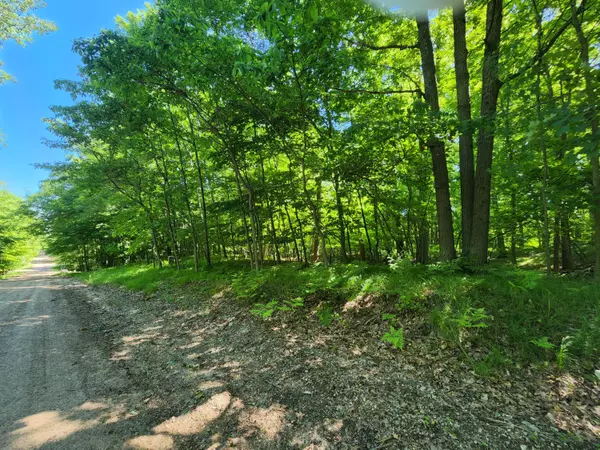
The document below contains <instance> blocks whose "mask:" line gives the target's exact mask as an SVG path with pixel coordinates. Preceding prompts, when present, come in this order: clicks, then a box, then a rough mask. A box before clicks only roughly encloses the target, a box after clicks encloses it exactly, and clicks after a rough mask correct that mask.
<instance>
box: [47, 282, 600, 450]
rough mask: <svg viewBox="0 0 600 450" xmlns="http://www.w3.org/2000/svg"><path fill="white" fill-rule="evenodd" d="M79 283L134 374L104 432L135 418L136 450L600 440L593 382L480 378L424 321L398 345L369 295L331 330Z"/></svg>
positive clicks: (237, 307)
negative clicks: (387, 336) (393, 345)
mask: <svg viewBox="0 0 600 450" xmlns="http://www.w3.org/2000/svg"><path fill="white" fill-rule="evenodd" d="M71 291H72V295H73V297H72V299H71V302H73V303H74V304H77V303H79V304H85V305H86V308H87V309H88V313H87V314H86V316H85V317H86V319H85V320H86V321H87V324H86V325H85V329H86V333H87V334H88V337H89V338H91V339H95V340H97V341H98V342H104V343H105V346H104V352H105V358H106V360H107V364H110V365H111V366H114V368H115V370H116V371H117V372H118V373H123V374H126V383H125V385H126V387H125V388H117V389H116V390H115V391H114V392H111V393H109V394H110V395H109V397H110V398H109V399H108V400H107V399H106V398H103V399H101V400H98V402H102V403H104V404H110V405H118V408H120V409H119V411H121V413H120V415H119V414H117V415H116V417H115V415H114V414H113V418H112V422H111V421H110V420H108V421H105V422H106V423H101V424H98V425H96V428H98V427H100V428H102V427H108V428H109V429H108V431H107V432H109V433H112V432H113V431H115V430H119V429H122V428H124V427H125V428H127V427H128V426H129V424H130V423H132V424H133V425H134V426H133V428H132V429H133V430H135V432H132V433H129V437H128V439H126V441H125V445H126V446H127V447H129V448H139V449H169V448H184V449H195V448H198V449H205V448H210V449H220V448H242V449H244V448H247V449H274V448H298V449H329V448H336V449H337V448H340V449H384V448H407V449H408V448H409V449H450V448H495V449H503V448H506V449H514V448H516V449H547V448H596V446H595V436H596V435H595V433H597V432H598V430H597V428H595V427H594V425H593V420H591V419H590V418H589V414H587V413H586V414H583V413H581V411H582V405H583V407H584V408H583V409H584V410H586V408H587V410H590V409H591V410H592V411H596V413H597V408H596V407H597V398H598V396H597V394H598V392H597V391H594V392H590V391H589V390H590V389H593V388H590V387H589V385H585V384H582V383H581V382H580V381H579V380H577V379H575V378H571V377H569V376H566V375H565V376H556V378H553V379H548V378H546V377H544V376H540V375H539V374H535V373H528V372H527V371H526V370H523V371H522V373H518V374H516V373H507V374H506V376H505V377H503V379H502V380H497V381H492V380H489V379H482V378H479V377H476V376H475V375H474V374H473V373H472V369H471V367H470V366H468V365H467V364H465V363H461V362H460V361H461V358H459V357H458V355H457V352H456V350H452V349H448V348H439V346H438V344H439V341H436V340H433V339H430V338H429V337H428V334H429V333H428V332H427V330H425V329H424V330H423V336H422V339H416V338H415V337H414V335H415V334H416V332H413V339H412V340H411V342H410V343H408V345H407V347H406V348H405V351H403V352H398V351H395V350H392V349H390V348H389V347H388V346H386V345H385V344H383V343H382V342H381V341H380V337H381V333H382V330H381V324H380V323H378V324H376V323H375V322H378V321H374V320H371V319H369V317H377V316H378V317H381V316H380V314H379V315H377V312H373V311H370V312H369V313H368V314H363V313H362V311H363V310H364V309H367V308H369V307H372V306H371V305H370V302H369V299H368V298H366V299H362V301H359V302H358V304H355V305H353V307H354V308H355V310H354V312H353V313H351V314H349V315H348V316H347V319H346V320H345V321H339V322H335V323H334V324H333V325H332V326H329V327H323V326H322V325H321V324H320V323H319V320H318V319H317V318H316V317H305V316H302V315H299V314H294V313H289V314H287V315H285V314H282V315H281V316H280V317H277V318H276V319H272V320H269V321H262V320H259V319H257V318H256V317H253V316H251V315H250V314H249V313H248V306H247V305H242V304H240V303H236V302H235V301H233V300H231V299H230V298H229V297H228V295H227V293H226V292H225V293H221V294H219V295H215V296H212V297H210V298H207V296H206V295H201V294H199V292H201V289H198V286H196V285H195V284H194V283H191V284H189V285H187V286H184V287H169V286H163V287H162V288H161V289H159V291H158V292H157V293H156V294H155V295H153V296H150V297H148V296H146V295H144V294H142V293H133V292H131V291H127V290H125V289H123V288H117V287H110V286H101V287H86V286H84V285H79V286H76V288H75V289H72V290H71ZM418 328H419V327H418V326H416V328H415V329H417V330H418ZM594 396H595V400H594ZM582 398H583V400H582ZM571 403H573V407H570V404H571ZM586 403H587V404H586ZM113 408H114V406H113ZM594 408H596V409H594ZM587 410H586V411H587ZM592 415H593V414H592ZM596 418H597V417H596ZM559 427H560V428H562V430H559ZM142 429H143V430H144V432H143V433H141V432H140V430H142ZM88 432H90V433H91V432H92V431H86V430H82V431H79V432H78V433H76V434H78V435H80V436H79V437H78V439H80V438H81V435H85V433H88ZM95 432H97V430H96V431H95ZM116 432H118V431H116ZM76 434H74V435H73V436H72V437H73V438H75V437H76ZM68 443H69V440H68V439H66V440H64V441H63V442H62V444H63V445H67V444H68ZM57 448H63V447H60V446H59V447H57Z"/></svg>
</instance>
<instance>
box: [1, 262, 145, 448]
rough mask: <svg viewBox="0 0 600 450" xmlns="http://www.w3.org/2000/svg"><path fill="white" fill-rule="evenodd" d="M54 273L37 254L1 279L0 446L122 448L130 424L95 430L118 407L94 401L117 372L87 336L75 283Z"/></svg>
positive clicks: (114, 382)
mask: <svg viewBox="0 0 600 450" xmlns="http://www.w3.org/2000/svg"><path fill="white" fill-rule="evenodd" d="M55 275H56V274H55V273H54V272H53V270H52V261H51V260H50V259H49V258H47V257H44V256H41V257H38V258H37V259H36V260H35V261H34V264H33V267H32V268H31V269H29V270H27V271H25V272H23V273H22V274H21V275H20V276H18V277H16V278H11V279H9V280H4V281H0V448H1V449H33V448H74V449H75V448H77V449H108V448H120V447H121V446H122V445H123V442H125V441H126V440H127V438H129V437H130V436H131V435H132V432H133V434H135V427H133V430H132V429H131V427H129V428H128V429H127V431H126V433H125V435H123V434H121V435H119V433H117V434H115V433H114V432H113V431H115V430H110V429H106V428H103V427H98V425H100V424H106V423H108V422H109V421H110V420H111V418H112V420H113V421H114V420H117V418H118V417H119V413H120V411H117V410H115V409H114V405H110V404H107V403H104V402H102V401H98V400H97V398H98V397H101V395H98V394H102V393H103V392H102V391H105V390H106V386H107V385H108V384H111V386H112V389H114V388H115V387H116V388H117V389H118V388H119V387H120V388H123V387H124V382H123V381H119V380H122V374H121V373H119V371H118V370H116V369H115V368H113V367H110V366H108V367H106V366H107V364H106V362H105V361H103V358H102V349H101V348H98V347H97V345H96V342H94V340H91V339H89V337H88V336H87V335H86V330H87V329H86V325H85V324H84V323H82V322H81V319H80V314H78V313H80V312H81V311H80V310H79V309H78V308H82V307H85V304H82V303H81V302H76V301H74V299H75V298H76V291H77V290H78V289H80V288H81V286H78V285H77V284H76V283H74V282H73V281H71V280H68V279H65V278H63V277H60V276H55ZM78 303H79V304H78ZM125 381H126V380H125ZM142 428H143V427H142ZM83 431H85V432H83Z"/></svg>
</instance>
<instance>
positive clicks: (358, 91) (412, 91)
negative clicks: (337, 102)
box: [330, 88, 425, 97]
mask: <svg viewBox="0 0 600 450" xmlns="http://www.w3.org/2000/svg"><path fill="white" fill-rule="evenodd" d="M330 90H333V91H338V92H345V93H348V94H372V95H394V94H417V95H419V96H420V97H425V94H424V93H423V91H421V90H420V89H400V90H385V91H373V90H369V89H340V88H331V89H330Z"/></svg>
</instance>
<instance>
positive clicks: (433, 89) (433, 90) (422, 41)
mask: <svg viewBox="0 0 600 450" xmlns="http://www.w3.org/2000/svg"><path fill="white" fill-rule="evenodd" d="M417 28H418V31H419V49H420V51H421V63H422V64H421V65H422V68H423V80H424V84H425V99H426V101H427V104H428V105H429V108H430V109H431V112H432V114H433V115H436V114H438V113H439V110H440V104H439V97H438V86H437V80H436V69H435V60H434V55H433V44H432V42H431V33H430V31H429V19H427V18H419V19H417ZM427 147H429V150H430V152H431V162H432V167H433V179H434V183H435V200H436V201H435V203H436V210H437V219H438V227H439V233H440V259H441V260H442V261H449V260H452V259H454V258H455V257H456V251H455V249H454V229H453V225H452V206H451V203H450V183H449V180H448V165H447V162H446V149H445V145H444V143H443V142H442V141H441V140H440V139H438V138H437V137H434V136H430V137H429V138H428V139H427Z"/></svg>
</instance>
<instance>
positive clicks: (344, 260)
mask: <svg viewBox="0 0 600 450" xmlns="http://www.w3.org/2000/svg"><path fill="white" fill-rule="evenodd" d="M333 186H334V190H335V204H336V208H337V213H338V226H339V230H340V261H341V262H342V263H347V262H348V255H347V254H346V225H345V224H344V207H343V206H342V196H341V194H340V180H339V176H338V174H337V173H336V174H335V175H334V176H333Z"/></svg>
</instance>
